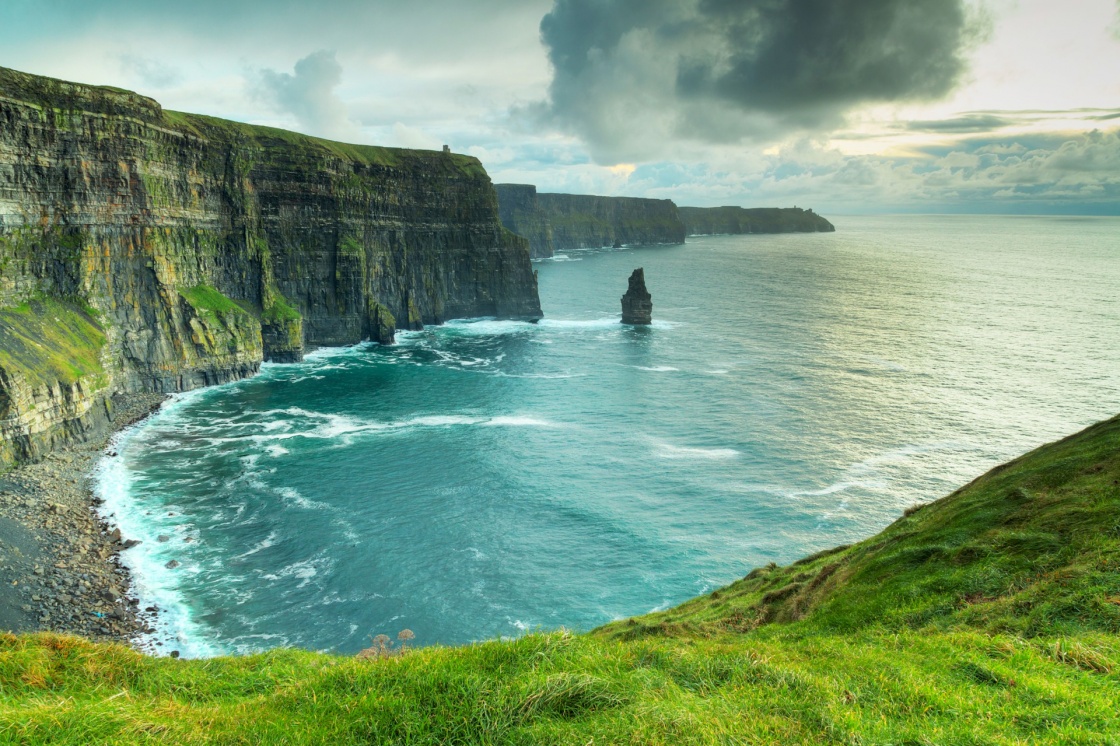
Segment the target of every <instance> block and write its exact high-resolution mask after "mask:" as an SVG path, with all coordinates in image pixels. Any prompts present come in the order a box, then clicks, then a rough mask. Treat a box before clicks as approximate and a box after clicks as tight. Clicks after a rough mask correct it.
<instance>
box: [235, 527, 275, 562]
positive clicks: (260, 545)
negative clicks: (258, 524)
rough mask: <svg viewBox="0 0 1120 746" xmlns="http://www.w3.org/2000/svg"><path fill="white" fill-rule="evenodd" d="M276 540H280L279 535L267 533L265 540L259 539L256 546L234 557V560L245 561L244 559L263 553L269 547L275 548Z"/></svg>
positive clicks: (273, 532)
mask: <svg viewBox="0 0 1120 746" xmlns="http://www.w3.org/2000/svg"><path fill="white" fill-rule="evenodd" d="M278 538H280V535H279V534H278V533H277V532H275V531H272V532H271V533H269V535H268V537H267V538H264V539H261V540H260V541H258V542H257V543H256V544H254V545H253V547H252V548H251V549H250V550H249V551H247V552H243V553H241V554H239V555H237V556H235V557H234V559H245V558H246V557H252V556H253V555H254V554H256V553H257V552H263V551H264V550H265V549H268V548H269V547H273V546H276V540H277V539H278Z"/></svg>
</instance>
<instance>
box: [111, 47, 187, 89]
mask: <svg viewBox="0 0 1120 746" xmlns="http://www.w3.org/2000/svg"><path fill="white" fill-rule="evenodd" d="M119 59H120V63H121V67H122V68H124V70H125V72H126V73H128V74H130V75H132V76H134V77H135V78H136V79H137V80H138V81H139V83H140V85H142V86H143V87H145V88H156V89H160V88H169V87H171V86H173V85H176V84H177V83H179V82H181V81H182V80H183V75H182V73H181V72H179V70H177V69H175V68H174V67H172V66H171V65H168V64H166V63H164V62H160V61H159V60H154V59H151V58H150V57H144V56H141V55H136V54H122V55H120V57H119Z"/></svg>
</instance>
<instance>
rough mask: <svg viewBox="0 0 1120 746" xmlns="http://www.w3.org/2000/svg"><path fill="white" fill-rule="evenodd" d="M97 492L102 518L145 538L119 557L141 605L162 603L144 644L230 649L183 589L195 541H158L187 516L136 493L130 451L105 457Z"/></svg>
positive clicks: (121, 443) (214, 651) (192, 651)
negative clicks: (198, 616) (172, 564)
mask: <svg viewBox="0 0 1120 746" xmlns="http://www.w3.org/2000/svg"><path fill="white" fill-rule="evenodd" d="M179 401H180V402H181V401H182V398H180V399H179ZM180 406H181V405H180ZM157 416H158V415H157ZM143 424H144V423H141V424H140V425H137V426H134V427H132V428H128V429H126V430H125V431H123V432H121V433H118V434H117V435H116V436H115V437H114V438H113V440H112V441H111V444H110V447H109V449H110V452H115V453H117V454H125V452H126V451H127V448H128V444H129V442H130V441H131V440H132V439H134V438H135V437H136V436H137V434H138V433H140V432H141V427H142V426H143ZM94 493H95V494H96V495H97V497H98V498H99V499H100V500H102V504H101V506H100V507H99V509H98V512H99V513H100V514H101V517H102V518H104V519H105V520H106V521H107V522H108V523H109V524H110V525H113V526H115V527H116V528H118V529H120V531H121V535H122V536H123V537H125V538H126V539H136V540H139V541H140V542H141V543H140V544H139V545H137V546H134V547H133V548H132V549H129V550H128V551H126V552H122V553H121V555H120V556H121V561H122V562H123V564H124V565H125V566H126V567H127V568H128V570H129V573H130V575H131V578H132V589H131V591H132V593H133V594H134V595H135V596H136V597H137V598H138V600H139V601H140V606H141V608H144V607H148V606H155V607H157V608H159V613H158V614H157V616H156V619H155V621H154V622H153V626H154V628H155V632H154V633H153V634H150V635H144V636H143V637H142V644H143V645H144V647H145V648H147V649H148V650H149V651H150V652H152V653H164V654H170V653H171V651H172V650H178V651H179V653H180V655H182V656H183V657H185V658H205V657H210V656H215V655H222V654H223V653H225V652H226V651H225V650H224V649H223V648H221V647H220V646H219V645H217V644H216V643H213V642H211V641H209V640H207V636H208V635H207V633H206V630H205V629H204V628H203V627H202V626H201V625H200V624H199V623H198V622H196V621H195V620H194V618H193V617H192V613H191V609H190V607H189V606H188V605H187V604H186V602H185V600H184V597H183V595H182V593H181V592H180V589H179V578H180V577H181V575H182V574H184V573H185V572H189V571H190V567H189V563H190V558H189V556H187V555H186V554H184V552H186V551H187V547H188V546H190V545H183V544H179V543H175V544H171V543H170V542H167V543H161V542H160V541H159V536H160V535H163V534H175V533H182V532H184V531H185V530H186V528H187V526H186V524H183V523H182V520H183V519H182V517H181V516H178V513H177V511H171V512H168V511H167V510H165V509H164V508H163V507H162V506H160V509H159V510H150V509H149V508H150V507H151V505H150V504H147V503H146V500H145V496H143V495H139V494H137V492H136V480H135V477H134V475H133V473H132V471H131V470H130V469H129V466H128V463H127V457H126V456H125V455H115V456H109V455H106V456H104V457H103V458H102V459H101V461H100V462H99V463H98V465H97V467H96V469H95V471H94ZM176 518H178V519H179V520H175V519H176ZM172 559H175V560H176V561H178V562H181V563H182V565H183V566H181V567H178V568H175V569H171V568H168V567H167V563H168V562H169V561H170V560H172ZM157 643H162V646H160V645H157Z"/></svg>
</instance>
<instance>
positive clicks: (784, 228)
mask: <svg viewBox="0 0 1120 746" xmlns="http://www.w3.org/2000/svg"><path fill="white" fill-rule="evenodd" d="M679 211H680V215H681V220H683V221H684V225H685V229H686V230H687V231H688V235H690V236H709V235H737V234H740V233H831V232H832V231H835V230H836V227H835V226H833V225H832V223H830V222H828V221H827V220H825V219H824V218H822V217H821V216H820V215H817V214H816V213H815V212H813V211H812V210H803V209H801V208H800V207H755V208H745V207H681V208H679Z"/></svg>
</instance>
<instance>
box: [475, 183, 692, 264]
mask: <svg viewBox="0 0 1120 746" xmlns="http://www.w3.org/2000/svg"><path fill="white" fill-rule="evenodd" d="M497 190H498V199H499V201H500V202H501V204H502V208H501V213H502V220H503V223H504V225H505V226H506V227H507V228H509V229H510V230H511V231H513V232H514V233H517V234H518V235H521V236H525V237H526V238H528V239H529V241H530V246H531V247H532V251H533V256H534V257H549V256H552V255H553V254H554V253H555V252H562V251H568V250H571V249H587V248H599V247H602V246H651V245H656V244H680V243H684V239H685V226H684V223H682V222H681V219H680V216H679V215H678V214H677V206H676V205H675V204H673V202H672V201H671V200H667V199H640V198H637V197H596V196H590V195H584V194H548V193H538V192H537V191H536V187H532V186H528V185H524V184H498V185H497Z"/></svg>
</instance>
